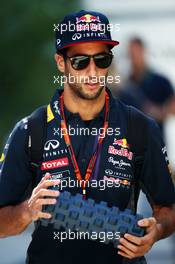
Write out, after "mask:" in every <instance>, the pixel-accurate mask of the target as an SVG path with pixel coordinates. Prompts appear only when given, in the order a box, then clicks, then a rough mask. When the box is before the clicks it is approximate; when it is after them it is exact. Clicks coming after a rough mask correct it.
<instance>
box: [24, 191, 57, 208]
mask: <svg viewBox="0 0 175 264" xmlns="http://www.w3.org/2000/svg"><path fill="white" fill-rule="evenodd" d="M59 195H60V192H59V191H54V190H47V189H40V190H39V191H38V192H37V193H36V194H34V195H33V196H32V197H31V199H30V200H29V202H28V203H29V207H31V206H32V205H34V203H35V202H36V201H37V199H39V198H42V197H44V196H49V197H55V198H57V197H58V196H59Z"/></svg>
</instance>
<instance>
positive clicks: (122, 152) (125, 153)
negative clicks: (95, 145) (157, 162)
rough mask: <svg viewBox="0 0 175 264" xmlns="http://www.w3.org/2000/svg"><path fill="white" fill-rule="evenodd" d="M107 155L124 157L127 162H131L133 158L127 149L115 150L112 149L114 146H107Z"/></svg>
mask: <svg viewBox="0 0 175 264" xmlns="http://www.w3.org/2000/svg"><path fill="white" fill-rule="evenodd" d="M108 153H109V154H113V155H118V156H121V157H126V158H128V159H129V160H132V158H133V153H132V152H131V151H129V150H128V149H125V148H121V149H116V148H114V146H109V148H108Z"/></svg>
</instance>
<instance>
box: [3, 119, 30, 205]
mask: <svg viewBox="0 0 175 264" xmlns="http://www.w3.org/2000/svg"><path fill="white" fill-rule="evenodd" d="M27 129H28V125H27V119H26V118H25V119H23V120H21V121H20V122H18V123H17V124H16V126H15V128H14V129H13V131H12V133H11V134H10V136H9V138H8V140H7V143H6V145H5V148H4V151H3V153H2V156H1V160H0V206H1V207H2V206H7V205H15V204H18V203H20V202H22V201H23V199H24V198H23V197H24V195H25V192H26V191H27V189H28V186H29V185H30V184H31V182H32V172H31V170H30V164H29V157H28V154H27V148H26V146H27V138H28V133H27Z"/></svg>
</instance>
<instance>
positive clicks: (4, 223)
mask: <svg viewBox="0 0 175 264" xmlns="http://www.w3.org/2000/svg"><path fill="white" fill-rule="evenodd" d="M31 222H32V217H31V215H30V214H29V210H28V201H25V202H23V203H21V204H19V205H15V206H6V207H3V208H1V209H0V238H3V237H7V236H12V235H17V234H20V233H21V232H22V231H23V230H25V229H26V227H27V226H28V225H29V224H30V223H31Z"/></svg>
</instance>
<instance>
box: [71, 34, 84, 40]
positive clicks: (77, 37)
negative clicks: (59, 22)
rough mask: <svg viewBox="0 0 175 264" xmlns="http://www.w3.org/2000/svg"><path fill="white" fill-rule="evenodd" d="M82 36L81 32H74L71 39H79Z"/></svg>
mask: <svg viewBox="0 0 175 264" xmlns="http://www.w3.org/2000/svg"><path fill="white" fill-rule="evenodd" d="M81 37H82V35H81V33H75V34H74V35H73V36H72V39H73V40H76V39H80V38H81Z"/></svg>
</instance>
